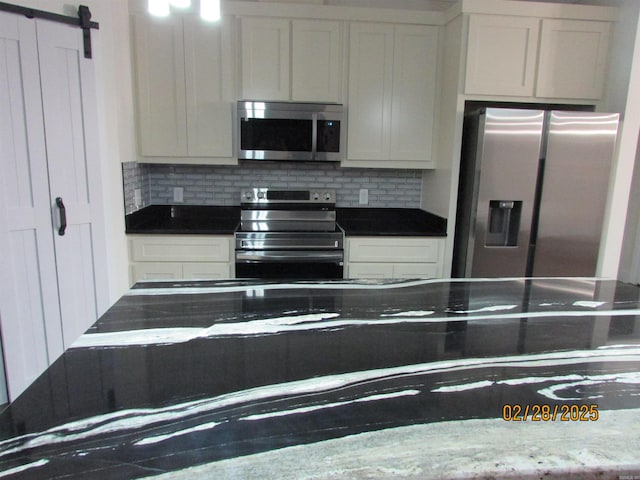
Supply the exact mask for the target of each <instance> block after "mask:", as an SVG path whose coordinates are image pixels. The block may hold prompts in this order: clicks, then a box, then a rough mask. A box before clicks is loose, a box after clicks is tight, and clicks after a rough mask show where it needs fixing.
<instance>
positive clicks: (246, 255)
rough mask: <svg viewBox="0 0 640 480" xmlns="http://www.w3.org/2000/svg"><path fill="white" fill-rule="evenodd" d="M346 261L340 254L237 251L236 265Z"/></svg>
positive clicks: (340, 262)
mask: <svg viewBox="0 0 640 480" xmlns="http://www.w3.org/2000/svg"><path fill="white" fill-rule="evenodd" d="M343 261H344V254H343V252H342V251H339V252H337V251H336V252H332V251H327V252H322V251H317V250H316V251H312V252H311V251H308V250H307V251H302V250H301V251H287V250H278V251H274V250H270V251H263V250H251V251H237V252H236V263H258V262H262V263H294V262H304V263H339V264H342V262H343Z"/></svg>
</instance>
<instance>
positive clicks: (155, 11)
mask: <svg viewBox="0 0 640 480" xmlns="http://www.w3.org/2000/svg"><path fill="white" fill-rule="evenodd" d="M147 10H148V11H149V13H150V14H151V15H154V16H156V17H166V16H167V15H169V0H149V3H148V4H147Z"/></svg>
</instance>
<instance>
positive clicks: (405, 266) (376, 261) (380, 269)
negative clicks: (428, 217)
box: [346, 237, 444, 278]
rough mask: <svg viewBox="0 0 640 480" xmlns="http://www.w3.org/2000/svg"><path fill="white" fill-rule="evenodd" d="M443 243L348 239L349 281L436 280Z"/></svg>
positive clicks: (419, 239) (417, 239) (436, 240)
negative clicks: (388, 279) (382, 279)
mask: <svg viewBox="0 0 640 480" xmlns="http://www.w3.org/2000/svg"><path fill="white" fill-rule="evenodd" d="M443 254H444V239H442V238H428V237H351V238H347V253H346V256H347V272H346V274H347V277H348V278H437V277H441V276H442V272H443V270H444V269H443Z"/></svg>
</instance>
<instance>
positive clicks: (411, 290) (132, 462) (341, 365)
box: [0, 278, 640, 480]
mask: <svg viewBox="0 0 640 480" xmlns="http://www.w3.org/2000/svg"><path fill="white" fill-rule="evenodd" d="M639 315H640V289H639V288H637V287H635V286H631V285H628V284H623V283H619V282H615V281H604V280H591V279H562V278H558V279H495V280H486V279H485V280H480V279H479V280H469V281H467V280H457V281H446V280H415V281H381V282H364V281H347V280H345V281H333V282H322V283H314V282H292V283H276V282H257V281H225V282H222V281H218V282H166V283H165V282H148V283H140V284H137V285H136V286H135V287H134V288H133V289H132V290H131V291H130V292H129V293H128V294H127V295H125V296H123V297H122V298H121V299H120V300H119V301H118V302H117V303H116V304H115V305H113V306H112V307H111V308H110V309H109V310H108V311H107V312H106V313H105V314H104V315H103V316H102V317H101V318H100V319H99V320H98V321H97V322H96V323H95V324H94V325H93V326H92V327H91V328H90V329H89V330H88V331H87V332H86V333H85V334H84V335H82V336H81V337H80V338H79V339H78V340H77V341H76V342H75V343H74V344H73V345H72V346H71V347H70V348H69V349H68V350H67V351H66V352H65V353H64V354H63V355H62V357H61V358H59V359H58V360H56V361H55V362H54V363H53V364H52V365H51V366H50V367H49V369H48V370H47V371H46V372H45V373H44V374H43V375H42V376H41V377H39V378H38V379H37V380H36V381H35V382H34V383H33V384H32V385H31V386H30V387H29V388H28V389H27V390H26V391H25V392H24V393H23V394H22V395H21V396H20V397H18V398H17V399H16V400H15V401H14V402H13V403H12V404H11V405H10V406H9V407H7V408H6V409H5V410H4V411H3V412H2V413H1V414H0V476H11V478H12V479H13V478H15V479H22V478H24V479H27V478H28V479H30V480H37V479H55V478H60V479H61V478H65V479H69V478H82V479H86V478H91V479H130V478H142V477H156V478H163V479H189V480H192V479H193V478H225V479H227V478H233V479H236V478H237V479H244V478H260V479H262V478H268V479H276V478H278V479H281V478H309V476H312V477H313V478H323V479H328V478H332V479H335V478H380V479H382V478H385V479H386V478H412V479H418V478H421V479H422V478H540V477H544V478H600V479H602V478H618V477H620V478H622V476H623V475H628V476H629V477H630V478H633V477H632V475H636V474H640V460H639V457H638V453H637V452H638V449H639V447H640V445H639V442H640V440H639V438H640V437H639V435H638V433H637V432H638V431H639V429H640V323H639V321H638V318H639ZM525 409H526V410H525ZM525 411H526V412H527V413H526V420H521V418H522V416H523V414H524V413H525ZM629 477H627V478H629Z"/></svg>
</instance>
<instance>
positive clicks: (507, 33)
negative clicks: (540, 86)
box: [464, 15, 540, 96]
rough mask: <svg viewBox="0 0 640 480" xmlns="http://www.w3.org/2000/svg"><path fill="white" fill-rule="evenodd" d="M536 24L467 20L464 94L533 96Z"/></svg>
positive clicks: (524, 19) (496, 18) (503, 18)
mask: <svg viewBox="0 0 640 480" xmlns="http://www.w3.org/2000/svg"><path fill="white" fill-rule="evenodd" d="M539 24H540V20H539V19H537V18H527V17H509V16H501V15H473V16H471V17H470V18H469V38H468V42H467V70H466V78H465V89H464V90H465V93H476V94H495V95H517V96H531V95H533V90H534V81H535V69H536V55H537V48H538V34H539V29H540V26H539Z"/></svg>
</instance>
